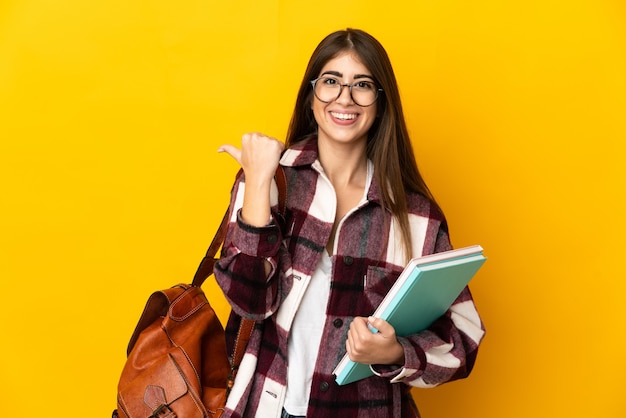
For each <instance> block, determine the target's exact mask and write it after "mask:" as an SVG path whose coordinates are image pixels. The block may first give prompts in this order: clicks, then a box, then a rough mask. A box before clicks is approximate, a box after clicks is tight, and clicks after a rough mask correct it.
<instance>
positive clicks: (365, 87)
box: [354, 81, 375, 90]
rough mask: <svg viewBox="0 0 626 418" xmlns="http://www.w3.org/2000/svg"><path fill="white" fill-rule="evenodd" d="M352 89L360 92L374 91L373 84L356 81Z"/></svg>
mask: <svg viewBox="0 0 626 418" xmlns="http://www.w3.org/2000/svg"><path fill="white" fill-rule="evenodd" d="M354 87H356V88H357V89H360V90H374V88H375V87H374V84H373V83H370V82H369V81H357V82H356V83H354Z"/></svg>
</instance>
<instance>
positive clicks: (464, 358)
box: [372, 229, 485, 388]
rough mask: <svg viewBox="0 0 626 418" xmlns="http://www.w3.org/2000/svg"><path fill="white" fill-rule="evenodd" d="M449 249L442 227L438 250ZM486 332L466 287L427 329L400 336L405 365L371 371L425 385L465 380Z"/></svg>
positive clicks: (447, 239)
mask: <svg viewBox="0 0 626 418" xmlns="http://www.w3.org/2000/svg"><path fill="white" fill-rule="evenodd" d="M447 249H451V246H450V244H449V238H448V235H447V233H446V232H445V229H444V230H440V231H439V233H438V237H437V242H436V245H435V252H440V251H445V250H447ZM484 335H485V328H484V326H483V323H482V321H481V319H480V316H479V314H478V311H477V309H476V306H475V305H474V301H473V298H472V295H471V292H470V290H469V288H468V287H466V288H465V289H464V290H463V291H462V292H461V294H460V295H459V296H458V297H457V299H456V300H455V301H454V302H453V304H452V306H451V307H450V309H448V311H447V312H446V313H445V314H444V315H443V316H441V317H440V318H439V319H438V320H437V321H435V322H434V323H433V324H432V325H431V326H430V327H429V328H428V329H426V330H424V331H422V332H420V333H418V334H415V335H411V336H408V337H399V338H398V341H399V342H400V344H402V346H403V348H404V353H405V363H404V366H403V367H401V368H399V369H397V368H396V369H395V370H394V369H393V368H390V367H381V366H372V370H373V371H374V372H375V373H376V374H378V375H379V376H383V377H387V378H389V379H390V381H391V382H392V383H396V382H403V383H406V384H408V385H411V386H416V387H423V388H426V387H433V386H437V385H440V384H442V383H446V382H449V381H453V380H457V379H462V378H465V377H467V376H468V375H469V374H470V372H471V370H472V368H473V366H474V362H475V360H476V356H477V353H478V347H479V345H480V342H481V341H482V339H483V337H484Z"/></svg>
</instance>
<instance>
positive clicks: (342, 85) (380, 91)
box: [311, 75, 383, 107]
mask: <svg viewBox="0 0 626 418" xmlns="http://www.w3.org/2000/svg"><path fill="white" fill-rule="evenodd" d="M322 78H328V77H327V76H325V75H323V76H321V77H317V78H316V79H315V80H311V86H312V87H313V94H314V95H315V97H316V98H317V100H319V101H320V102H322V103H331V102H334V101H335V100H337V99H338V98H339V97H341V93H342V92H343V88H344V87H348V89H349V90H350V98H351V99H352V101H353V102H354V103H355V104H356V105H357V106H361V107H369V106H371V105H373V104H374V103H376V101H377V100H378V96H379V94H380V93H382V91H383V89H381V88H376V97H374V101H373V102H372V103H370V104H368V105H362V104H359V103H357V101H356V100H354V96H353V95H352V87H353V86H354V85H355V84H358V83H361V81H355V82H354V83H339V82H337V83H338V85H339V93H338V94H337V97H335V98H334V99H333V100H330V101H326V100H322V99H320V98H319V96H318V95H317V93H316V92H315V84H317V82H318V81H319V80H321V79H322ZM331 78H332V77H331ZM333 79H334V78H333ZM334 80H336V79H334ZM374 85H375V84H374Z"/></svg>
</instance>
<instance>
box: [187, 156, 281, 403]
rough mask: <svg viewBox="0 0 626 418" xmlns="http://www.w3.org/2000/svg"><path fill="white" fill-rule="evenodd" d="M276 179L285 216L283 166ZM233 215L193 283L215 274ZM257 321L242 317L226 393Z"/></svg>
mask: <svg viewBox="0 0 626 418" xmlns="http://www.w3.org/2000/svg"><path fill="white" fill-rule="evenodd" d="M242 173H243V170H239V173H237V178H239V176H241V175H242ZM274 179H275V180H276V186H277V187H278V210H279V212H280V215H281V216H283V217H284V216H285V214H286V211H287V179H286V177H285V171H284V170H283V167H282V166H280V165H279V166H278V168H277V169H276V174H275V175H274ZM230 216H231V208H230V207H229V208H228V209H227V210H226V213H225V214H224V217H223V218H222V222H221V223H220V226H219V228H218V230H217V233H216V234H215V236H214V237H213V241H211V244H210V245H209V248H208V249H207V251H206V255H205V256H204V258H203V259H202V261H201V262H200V265H199V266H198V270H197V271H196V274H195V276H194V278H193V282H192V285H193V286H198V287H200V286H202V284H203V283H204V281H205V280H206V279H207V277H209V276H210V275H211V274H213V267H215V263H216V262H217V259H216V258H215V255H216V254H217V250H219V248H220V247H221V246H222V244H223V243H224V239H225V238H226V232H227V231H228V222H229V220H230ZM254 324H255V321H254V320H253V319H245V318H242V319H241V323H240V324H239V331H238V332H237V339H236V340H235V349H234V350H233V355H232V364H231V368H230V374H229V375H228V380H227V387H226V394H227V395H228V393H229V392H230V389H231V388H232V387H233V384H234V383H235V376H236V375H237V370H238V369H239V365H240V364H241V360H242V359H243V355H244V353H245V351H246V346H247V345H248V341H249V340H250V337H251V336H252V331H254Z"/></svg>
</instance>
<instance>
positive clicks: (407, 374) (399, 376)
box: [370, 337, 426, 383]
mask: <svg viewBox="0 0 626 418" xmlns="http://www.w3.org/2000/svg"><path fill="white" fill-rule="evenodd" d="M398 342H399V343H400V344H401V345H402V348H404V365H393V364H391V365H386V364H372V365H370V369H371V370H372V372H373V373H374V374H375V375H377V376H380V377H384V378H387V379H390V382H391V383H398V382H402V381H403V380H414V379H417V378H418V377H419V376H420V375H421V374H422V373H423V372H424V368H425V367H426V354H425V353H424V351H423V350H422V349H421V348H419V347H416V346H414V345H413V344H411V342H410V341H409V339H407V338H402V337H398Z"/></svg>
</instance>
